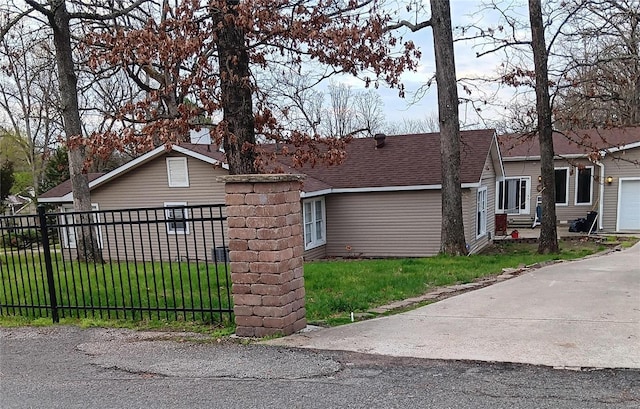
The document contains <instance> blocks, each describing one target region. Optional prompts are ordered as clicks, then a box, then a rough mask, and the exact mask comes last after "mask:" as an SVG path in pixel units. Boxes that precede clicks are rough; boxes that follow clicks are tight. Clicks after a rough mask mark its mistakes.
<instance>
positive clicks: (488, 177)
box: [463, 155, 496, 253]
mask: <svg viewBox="0 0 640 409" xmlns="http://www.w3.org/2000/svg"><path fill="white" fill-rule="evenodd" d="M495 175H496V172H495V167H494V165H493V161H492V158H491V155H489V156H488V157H487V161H486V162H485V166H484V171H483V172H482V181H481V185H482V186H484V187H486V188H487V233H486V234H485V235H483V236H481V237H477V234H476V228H477V219H478V212H477V197H478V189H470V190H469V191H465V190H463V210H465V209H466V210H465V212H464V215H466V216H467V217H466V218H465V221H464V223H465V234H466V237H467V243H468V244H469V251H470V252H472V253H477V252H478V251H480V250H482V248H483V247H485V246H487V245H488V244H490V243H491V237H493V233H494V230H495V208H496V206H495V203H496V202H495V200H496V176H495Z"/></svg>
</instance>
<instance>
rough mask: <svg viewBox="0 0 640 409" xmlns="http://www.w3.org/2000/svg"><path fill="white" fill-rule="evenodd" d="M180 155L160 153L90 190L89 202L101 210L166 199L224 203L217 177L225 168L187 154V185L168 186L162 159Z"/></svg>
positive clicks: (159, 202)
mask: <svg viewBox="0 0 640 409" xmlns="http://www.w3.org/2000/svg"><path fill="white" fill-rule="evenodd" d="M167 156H169V157H176V156H178V157H179V156H182V155H180V154H176V153H171V154H169V155H163V156H160V157H158V158H156V159H154V160H153V161H151V162H149V163H146V164H145V165H143V166H140V167H138V168H136V169H133V170H131V171H129V172H127V173H126V174H124V175H122V176H120V177H118V178H116V179H113V180H111V181H110V182H109V183H108V184H106V185H104V186H99V187H97V188H95V189H93V190H92V191H91V201H92V202H93V203H98V204H99V205H100V209H104V210H106V209H125V208H136V207H157V206H163V204H164V203H165V202H185V201H186V202H187V204H189V205H195V204H220V203H224V184H223V183H219V182H216V177H217V176H223V175H227V174H228V171H226V170H224V169H220V168H214V167H213V166H212V165H211V164H209V163H206V162H203V161H201V160H198V159H195V158H191V157H187V168H188V171H189V187H169V181H168V179H167V165H166V160H165V158H166V157H167Z"/></svg>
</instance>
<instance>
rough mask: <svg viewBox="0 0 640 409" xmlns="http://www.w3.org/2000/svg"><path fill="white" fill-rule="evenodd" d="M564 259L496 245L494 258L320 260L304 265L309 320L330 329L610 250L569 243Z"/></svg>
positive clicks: (519, 246) (525, 248)
mask: <svg viewBox="0 0 640 409" xmlns="http://www.w3.org/2000/svg"><path fill="white" fill-rule="evenodd" d="M562 246H563V249H562V252H561V253H560V254H551V255H549V254H547V255H539V254H536V248H535V245H526V244H512V245H509V244H506V245H504V246H501V247H498V246H495V247H494V248H492V251H491V252H490V254H479V255H472V256H469V257H449V256H436V257H430V258H421V259H380V260H353V261H348V260H340V261H318V262H312V263H306V264H305V289H306V294H307V300H306V309H307V319H308V321H310V322H323V323H328V324H329V325H331V324H333V323H342V322H345V321H346V320H350V313H351V312H356V313H357V312H365V311H367V310H369V309H371V308H373V307H376V306H380V305H384V304H388V303H390V302H392V301H396V300H402V299H406V298H410V297H415V296H417V295H421V294H424V293H426V292H428V291H429V290H431V289H433V288H435V287H440V286H447V285H452V284H459V283H469V282H472V281H474V280H475V279H477V278H480V277H485V276H489V275H494V274H498V273H500V272H501V271H502V269H503V268H509V267H510V268H515V267H518V266H521V265H529V264H534V263H538V262H541V261H547V260H557V259H576V258H581V257H584V256H587V255H589V254H592V253H594V252H597V251H601V250H603V249H604V248H605V247H604V246H602V245H597V244H594V243H579V244H578V245H575V244H567V243H564V244H563V245H562Z"/></svg>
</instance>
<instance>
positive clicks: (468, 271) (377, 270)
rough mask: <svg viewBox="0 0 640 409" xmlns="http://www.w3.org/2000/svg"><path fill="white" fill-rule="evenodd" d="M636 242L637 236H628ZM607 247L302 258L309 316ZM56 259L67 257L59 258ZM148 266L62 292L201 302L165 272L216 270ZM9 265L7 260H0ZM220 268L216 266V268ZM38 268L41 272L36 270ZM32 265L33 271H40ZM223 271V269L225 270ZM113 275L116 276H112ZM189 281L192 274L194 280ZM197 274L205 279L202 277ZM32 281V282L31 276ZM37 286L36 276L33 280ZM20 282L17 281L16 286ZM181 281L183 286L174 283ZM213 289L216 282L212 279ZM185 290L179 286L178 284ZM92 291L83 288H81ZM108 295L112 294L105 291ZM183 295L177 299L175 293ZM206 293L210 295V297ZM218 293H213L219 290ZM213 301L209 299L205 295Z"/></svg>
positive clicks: (80, 274) (73, 275) (86, 277)
mask: <svg viewBox="0 0 640 409" xmlns="http://www.w3.org/2000/svg"><path fill="white" fill-rule="evenodd" d="M630 243H631V244H633V243H634V241H632V242H630ZM605 248H606V247H605V246H604V245H602V244H597V243H593V242H580V241H578V242H561V249H562V251H561V253H560V254H552V255H548V254H547V255H539V254H536V245H535V244H524V243H512V244H503V245H499V246H498V245H494V246H492V247H491V248H490V249H489V251H487V253H486V254H480V255H472V256H469V257H448V256H436V257H430V258H420V259H376V260H334V261H317V262H308V263H305V289H306V310H307V320H308V321H309V322H312V323H324V324H328V325H336V324H341V323H345V322H349V321H350V314H351V312H354V313H361V312H366V311H368V310H369V309H371V308H374V307H376V306H380V305H384V304H388V303H390V302H392V301H396V300H401V299H406V298H410V297H415V296H417V295H421V294H424V293H426V292H428V291H429V290H431V289H433V288H435V287H440V286H447V285H452V284H458V283H468V282H472V281H474V280H475V279H478V278H481V277H485V276H490V275H494V274H499V273H500V272H501V271H502V269H503V268H515V267H518V266H522V265H530V264H534V263H538V262H542V261H547V260H556V259H576V258H581V257H584V256H587V255H589V254H592V253H595V252H598V251H602V250H604V249H605ZM59 262H61V263H62V261H61V260H59ZM145 264H146V265H145V266H144V267H141V266H140V265H138V266H137V267H138V271H140V273H138V274H137V275H136V276H135V279H134V280H132V281H133V283H132V284H131V285H128V284H125V283H126V282H127V280H124V281H122V282H120V281H119V276H120V274H123V275H124V277H126V274H131V271H133V269H134V266H133V265H129V264H121V265H115V266H112V267H109V268H108V269H107V270H105V268H107V267H105V266H88V267H87V268H85V270H82V271H79V270H78V269H77V267H76V270H72V269H70V268H69V269H68V271H67V274H66V276H65V278H66V281H65V280H63V281H62V284H63V288H64V289H65V290H64V291H62V294H63V296H64V297H67V296H66V294H67V292H66V288H67V287H68V286H70V284H71V283H72V282H74V280H75V282H76V283H83V284H82V287H83V288H84V290H85V291H87V289H88V288H90V287H93V288H97V289H99V291H98V292H96V294H97V295H95V297H96V299H98V300H101V301H102V302H104V301H105V300H108V299H109V297H115V298H113V299H115V300H118V299H120V298H118V297H121V294H122V293H123V292H124V293H125V294H129V293H130V294H132V296H133V297H134V298H135V299H136V302H137V303H147V304H149V305H153V306H155V305H159V304H158V303H161V302H164V303H167V305H182V306H185V305H186V306H188V305H197V303H198V302H202V301H203V297H202V295H201V294H199V293H198V292H195V293H193V294H192V293H190V292H189V291H186V292H184V291H183V292H184V293H185V294H184V296H185V297H186V298H180V297H177V298H175V297H173V299H172V297H170V296H168V295H167V294H164V293H163V292H162V291H161V290H162V288H163V287H162V285H161V281H159V276H160V272H162V274H164V277H165V284H166V283H169V282H173V283H174V286H176V285H178V284H176V283H179V282H180V281H181V280H182V281H183V282H190V283H192V284H193V283H195V282H203V280H206V279H207V277H208V279H209V280H211V279H212V277H211V276H210V275H211V272H210V271H209V272H207V271H208V270H207V268H205V267H206V266H203V265H202V263H174V264H175V265H173V266H171V267H169V266H168V265H167V263H164V264H162V263H148V264H147V263H145ZM0 267H5V266H0ZM213 270H214V271H215V269H213ZM38 274H41V273H38ZM38 274H35V273H33V272H31V273H29V274H28V275H27V276H28V277H34V279H35V277H36V276H38ZM5 275H6V274H5V273H3V280H2V281H1V283H2V286H3V287H4V288H5V289H4V290H3V289H0V303H3V302H5V301H4V300H3V298H2V297H5V298H6V295H3V291H6V288H7V287H9V283H8V281H7V280H8V279H11V280H19V279H24V278H23V277H18V276H15V274H14V276H11V275H10V276H9V277H5ZM223 275H224V274H223ZM114 278H115V279H114ZM189 280H190V281H189ZM198 280H200V281H198ZM27 282H31V281H29V280H28V281H27ZM31 285H32V286H31V287H27V288H31V289H33V288H37V287H36V286H35V281H34V282H31ZM224 285H226V282H221V283H220V287H219V288H223V286H224ZM13 287H15V285H14V286H13ZM175 288H178V290H179V288H180V287H179V286H178V287H175ZM214 288H215V286H214ZM178 293H179V294H180V291H178ZM82 294H84V295H85V296H87V295H86V294H85V293H82ZM108 294H111V295H109V296H108ZM22 296H23V297H29V296H31V297H34V295H33V294H31V295H29V294H22ZM40 296H42V295H40ZM78 296H80V295H74V294H73V292H72V291H71V292H69V296H68V298H67V299H63V301H64V302H72V301H73V299H74V298H73V297H76V298H77V297H78ZM178 298H180V299H178ZM205 298H206V297H205ZM214 298H215V297H214ZM204 301H205V302H209V301H208V298H206V299H205V300H204ZM25 315H26V317H17V316H14V317H0V326H17V325H45V324H48V323H50V322H51V320H50V318H38V317H37V316H31V317H29V314H25ZM62 322H63V323H68V324H72V325H80V326H85V327H88V326H112V327H124V328H137V329H165V330H188V331H196V332H210V331H220V332H221V333H232V332H233V323H232V322H230V321H229V320H228V319H226V320H225V319H223V320H216V319H214V318H213V317H210V316H203V315H200V314H199V313H193V314H192V313H186V314H183V313H180V314H169V313H167V314H165V313H162V314H157V313H153V314H151V315H150V316H149V315H148V314H147V315H146V316H145V315H144V314H140V313H139V312H138V313H134V312H129V314H128V315H127V311H123V312H122V313H121V314H120V315H119V316H117V317H116V316H113V315H112V316H107V317H105V316H104V314H103V316H102V317H101V316H100V315H99V314H98V315H95V314H94V315H90V316H76V317H71V318H64V319H63V321H62Z"/></svg>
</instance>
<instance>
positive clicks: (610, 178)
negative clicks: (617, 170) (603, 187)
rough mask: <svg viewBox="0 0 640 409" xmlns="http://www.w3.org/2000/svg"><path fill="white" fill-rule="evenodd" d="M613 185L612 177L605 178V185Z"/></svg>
mask: <svg viewBox="0 0 640 409" xmlns="http://www.w3.org/2000/svg"><path fill="white" fill-rule="evenodd" d="M611 183H613V176H607V185H610V184H611Z"/></svg>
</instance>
